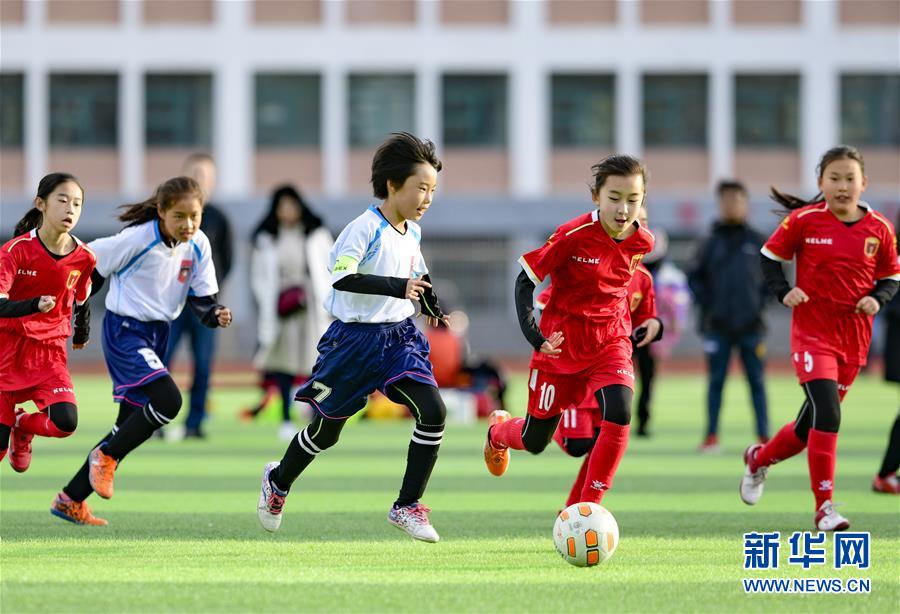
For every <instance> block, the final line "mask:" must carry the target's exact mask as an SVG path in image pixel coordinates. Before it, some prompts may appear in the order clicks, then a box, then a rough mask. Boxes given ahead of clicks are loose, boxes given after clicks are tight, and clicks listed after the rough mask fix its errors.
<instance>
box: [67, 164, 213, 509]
mask: <svg viewBox="0 0 900 614" xmlns="http://www.w3.org/2000/svg"><path fill="white" fill-rule="evenodd" d="M203 202H204V198H203V193H202V191H201V189H200V186H199V185H198V184H197V182H196V181H194V180H193V179H191V178H189V177H176V178H174V179H170V180H168V181H166V182H165V183H163V184H162V185H161V186H159V188H158V189H157V190H156V193H155V194H154V195H153V196H152V197H151V198H149V199H148V200H146V201H144V202H142V203H138V204H135V205H126V206H125V207H123V208H124V210H125V211H124V213H123V214H122V215H121V216H120V217H119V219H120V220H122V221H123V222H127V223H128V225H127V226H126V227H125V229H124V230H122V231H121V232H119V233H118V234H116V235H114V236H112V237H105V238H102V239H97V240H96V241H93V242H92V243H90V244H89V246H90V248H91V250H93V252H94V253H95V254H96V255H97V266H96V270H95V275H94V276H93V280H92V281H93V282H94V284H93V285H94V289H95V291H96V289H98V288H99V287H100V286H101V285H102V284H103V282H104V280H105V278H107V277H108V278H110V287H109V292H108V293H107V295H106V315H105V316H104V318H103V354H104V357H105V358H106V366H107V369H108V370H109V374H110V376H111V378H112V383H113V399H114V400H115V401H117V402H118V403H119V415H118V418H117V419H116V424H115V426H113V428H112V430H111V431H110V432H109V433H108V434H107V435H106V436H105V437H104V438H103V439H102V440H100V442H99V443H98V444H97V446H96V447H95V448H94V449H93V450H92V451H91V453H90V454H89V455H88V459H87V461H86V462H85V464H84V465H83V466H82V467H81V469H80V470H79V471H78V472H77V473H76V474H75V476H74V477H73V478H72V480H71V481H70V482H69V484H68V485H67V486H66V487H65V488H64V489H63V491H62V492H61V493H60V494H59V495H57V498H56V500H55V501H54V502H53V507H52V508H51V510H50V511H51V512H52V513H53V514H55V515H57V516H59V517H61V518H64V519H66V520H71V521H73V522H78V520H77V519H76V518H75V517H73V515H71V514H69V513H68V510H69V509H70V508H71V507H72V503H73V502H74V503H76V504H78V503H80V502H83V501H84V500H85V499H86V498H87V497H88V496H89V495H90V494H91V493H92V492H96V493H97V494H98V495H100V496H101V497H103V498H105V499H109V498H110V497H111V496H112V494H113V476H114V472H115V470H116V467H117V465H118V463H119V462H121V460H122V459H123V458H125V456H126V455H127V454H128V453H129V452H131V451H132V450H134V449H135V448H137V447H138V446H139V445H141V444H142V443H143V442H144V441H146V440H147V439H148V438H149V437H150V436H151V435H152V434H153V431H155V430H156V429H158V428H159V427H161V426H163V425H165V424H168V423H169V421H171V420H172V418H174V417H175V415H176V414H177V413H178V411H179V409H181V391H179V390H178V387H177V386H176V385H175V382H174V381H173V380H172V376H171V375H169V372H168V370H167V369H166V367H165V365H163V363H162V360H161V359H160V357H161V356H163V355H164V353H165V350H166V343H167V341H168V336H169V325H170V323H171V322H172V321H173V320H174V319H175V318H177V317H178V315H179V314H180V313H181V310H182V309H183V308H184V306H185V303H187V305H188V306H189V307H190V309H191V310H192V311H193V312H194V313H195V314H196V315H197V317H198V318H199V319H200V321H201V322H203V324H204V325H206V326H208V327H210V328H214V327H216V326H222V327H225V326H228V325H229V324H231V311H230V310H229V309H228V308H227V307H224V306H222V305H220V304H219V303H218V302H217V300H216V295H217V293H218V291H219V288H218V285H217V283H216V276H215V268H214V266H213V262H212V258H211V256H210V246H209V240H208V239H207V238H206V235H204V234H203V232H202V231H201V230H200V220H201V217H202V215H203ZM92 520H95V521H97V522H89V523H86V524H106V521H103V520H102V519H98V518H94V519H92ZM82 523H84V522H82Z"/></svg>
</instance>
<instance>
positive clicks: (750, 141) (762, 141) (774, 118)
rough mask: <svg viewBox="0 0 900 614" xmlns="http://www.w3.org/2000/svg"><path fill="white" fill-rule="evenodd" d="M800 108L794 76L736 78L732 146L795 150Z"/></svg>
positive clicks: (797, 78) (798, 80) (798, 92)
mask: <svg viewBox="0 0 900 614" xmlns="http://www.w3.org/2000/svg"><path fill="white" fill-rule="evenodd" d="M799 106H800V77H798V76H797V75H738V76H737V77H736V78H735V88H734V109H735V111H734V113H735V121H734V141H735V143H736V144H737V145H738V146H747V145H749V146H760V145H761V146H784V147H796V146H797V144H798V138H799V136H798V135H799V128H798V125H799V121H800V109H799Z"/></svg>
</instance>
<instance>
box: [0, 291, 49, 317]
mask: <svg viewBox="0 0 900 614" xmlns="http://www.w3.org/2000/svg"><path fill="white" fill-rule="evenodd" d="M40 302H41V297H39V296H38V297H35V298H29V299H25V300H23V301H11V300H9V299H8V298H0V318H21V317H23V316H30V315H33V314H35V313H38V312H39V311H40V308H39V307H38V304H39V303H40Z"/></svg>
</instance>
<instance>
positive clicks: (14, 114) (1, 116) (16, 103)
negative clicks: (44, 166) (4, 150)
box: [0, 73, 25, 147]
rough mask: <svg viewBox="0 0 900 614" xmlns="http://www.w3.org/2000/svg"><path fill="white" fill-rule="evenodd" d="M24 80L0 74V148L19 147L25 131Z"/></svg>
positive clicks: (18, 75) (15, 75)
mask: <svg viewBox="0 0 900 614" xmlns="http://www.w3.org/2000/svg"><path fill="white" fill-rule="evenodd" d="M24 101H25V78H24V76H23V75H22V74H20V73H18V74H17V73H4V74H0V147H21V146H22V145H23V142H24V136H25V131H24V129H23V127H24V125H25V103H24Z"/></svg>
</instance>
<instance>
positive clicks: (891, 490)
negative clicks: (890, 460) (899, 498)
mask: <svg viewBox="0 0 900 614" xmlns="http://www.w3.org/2000/svg"><path fill="white" fill-rule="evenodd" d="M872 490H874V491H875V492H882V493H885V494H887V495H900V478H898V477H897V474H896V473H891V474H890V475H888V476H887V477H881V476H880V475H876V476H875V479H874V480H872Z"/></svg>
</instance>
